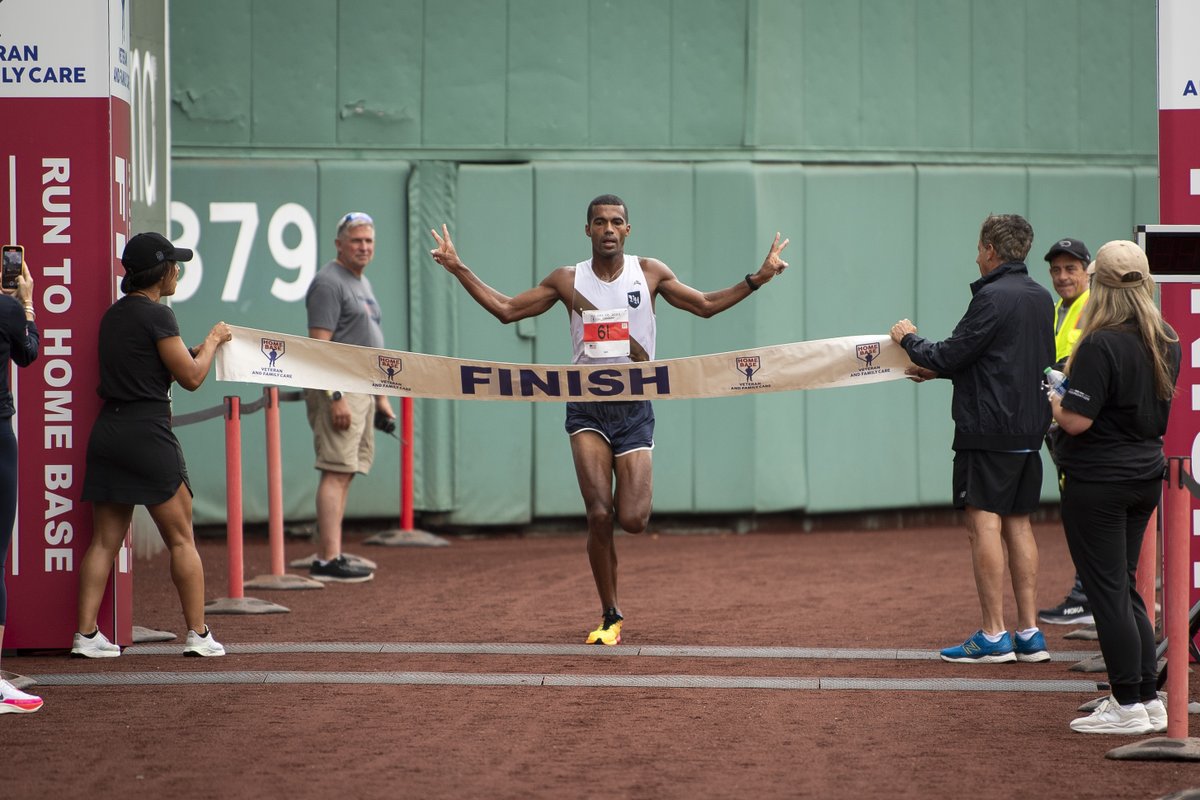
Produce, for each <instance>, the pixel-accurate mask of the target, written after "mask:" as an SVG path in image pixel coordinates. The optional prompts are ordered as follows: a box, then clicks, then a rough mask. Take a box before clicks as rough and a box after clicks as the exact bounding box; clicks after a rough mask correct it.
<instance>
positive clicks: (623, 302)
mask: <svg viewBox="0 0 1200 800" xmlns="http://www.w3.org/2000/svg"><path fill="white" fill-rule="evenodd" d="M654 336H655V325H654V307H653V305H652V304H651V303H650V290H649V288H648V287H647V286H646V276H645V275H643V274H642V264H641V261H640V260H639V259H638V257H637V256H631V255H626V256H625V265H624V266H623V267H622V268H621V272H620V274H619V275H617V277H616V278H615V279H613V280H612V281H611V282H605V281H602V280H600V279H599V278H597V277H596V273H594V272H592V260H591V259H590V258H589V259H588V260H587V261H581V262H579V263H578V264H576V265H575V296H574V297H573V298H572V302H571V352H572V361H573V363H575V364H626V363H629V362H631V361H653V360H654Z"/></svg>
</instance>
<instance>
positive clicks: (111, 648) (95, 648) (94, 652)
mask: <svg viewBox="0 0 1200 800" xmlns="http://www.w3.org/2000/svg"><path fill="white" fill-rule="evenodd" d="M71 655H73V656H80V657H83V658H116V657H117V656H119V655H121V648H120V647H118V646H117V645H115V644H113V643H112V642H110V641H109V640H108V639H107V638H105V636H104V634H103V633H101V632H100V629H99V628H97V629H96V632H95V633H94V634H92V635H91V636H84V635H83V634H82V633H76V634H75V641H74V643H73V644H72V645H71Z"/></svg>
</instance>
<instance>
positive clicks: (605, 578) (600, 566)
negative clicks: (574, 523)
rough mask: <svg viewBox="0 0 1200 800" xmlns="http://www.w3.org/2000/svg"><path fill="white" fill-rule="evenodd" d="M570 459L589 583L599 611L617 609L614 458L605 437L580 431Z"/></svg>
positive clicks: (572, 438) (575, 438)
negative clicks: (589, 570) (583, 530)
mask: <svg viewBox="0 0 1200 800" xmlns="http://www.w3.org/2000/svg"><path fill="white" fill-rule="evenodd" d="M571 456H572V457H573V458H574V460H575V477H576V478H577V479H578V480H579V493H580V494H581V495H582V496H583V508H584V511H585V512H586V514H587V524H588V538H587V553H588V561H589V562H590V563H591V566H592V579H593V580H595V582H596V592H597V594H599V595H600V608H601V610H606V609H609V608H618V609H619V606H618V605H617V549H616V546H615V545H614V544H613V524H614V511H613V491H612V483H613V456H612V450H611V448H609V445H608V442H607V441H605V439H604V437H603V436H601V435H600V434H598V433H593V432H592V431H581V432H580V433H577V434H575V435H574V436H572V437H571Z"/></svg>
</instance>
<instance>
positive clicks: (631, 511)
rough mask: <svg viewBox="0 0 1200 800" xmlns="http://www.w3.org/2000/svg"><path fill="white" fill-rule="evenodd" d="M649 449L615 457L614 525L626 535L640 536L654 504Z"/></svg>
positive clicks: (652, 469)
mask: <svg viewBox="0 0 1200 800" xmlns="http://www.w3.org/2000/svg"><path fill="white" fill-rule="evenodd" d="M652 458H653V453H652V452H651V451H650V450H634V451H633V452H631V453H625V454H624V455H620V456H617V457H616V459H615V461H616V473H617V490H616V491H617V494H616V513H617V524H618V525H620V526H621V530H623V531H625V532H626V533H643V532H644V531H645V530H646V526H647V525H648V524H650V508H651V506H652V505H653V504H654V464H653V460H652Z"/></svg>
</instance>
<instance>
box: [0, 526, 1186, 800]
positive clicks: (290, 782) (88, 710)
mask: <svg viewBox="0 0 1200 800" xmlns="http://www.w3.org/2000/svg"><path fill="white" fill-rule="evenodd" d="M795 524H796V526H797V528H799V526H800V523H799V521H797V522H796V523H795ZM773 527H774V528H778V529H777V530H771V531H770V532H761V533H751V534H743V535H738V534H733V533H720V532H715V533H714V532H712V531H711V530H710V531H709V532H707V533H706V534H704V535H700V534H693V535H675V534H672V535H667V534H661V535H655V534H651V535H646V536H641V537H630V536H623V537H621V538H620V540H619V545H618V548H619V549H618V552H619V555H620V557H621V606H622V609H623V611H624V612H625V614H626V617H627V622H626V625H625V632H624V641H623V643H622V645H621V646H620V647H618V648H611V649H605V648H595V647H593V648H587V647H579V646H578V645H581V644H582V642H583V638H584V635H585V634H586V632H587V630H588V629H589V628H591V627H592V626H594V624H595V623H596V621H597V620H598V610H597V602H596V600H595V599H594V596H595V593H594V589H593V586H592V582H591V576H590V573H589V572H588V568H587V560H586V556H585V553H584V539H583V536H582V534H581V533H579V532H575V533H565V534H560V535H542V536H484V537H457V536H450V537H448V538H449V539H450V541H451V544H450V546H449V547H440V548H407V547H404V548H382V547H370V546H364V545H362V544H361V539H362V536H351V537H350V541H349V543H348V548H347V549H348V550H350V551H351V552H353V553H357V554H359V555H362V556H365V557H367V558H371V559H373V560H375V561H377V562H379V566H380V568H379V572H378V576H377V578H376V579H375V580H374V581H373V582H371V583H367V584H359V585H332V586H329V587H328V588H326V589H324V590H321V591H293V592H278V591H275V592H269V591H265V590H249V591H247V595H249V596H253V597H259V598H263V599H270V600H273V601H275V602H278V603H281V604H283V605H286V606H289V607H290V608H291V613H288V614H272V615H261V616H213V617H210V620H209V621H210V624H211V625H212V627H213V630H214V632H215V633H216V634H217V637H218V639H220V640H221V641H222V642H224V643H225V645H226V646H227V647H228V648H229V650H230V654H229V655H228V656H226V657H225V658H220V659H185V658H183V657H182V656H180V655H178V651H179V650H180V649H181V647H182V637H180V638H179V639H177V640H176V642H175V643H173V644H171V645H170V646H169V647H167V648H165V652H164V648H163V647H157V648H156V647H154V646H147V645H143V646H141V647H135V648H133V649H131V650H129V651H128V652H127V653H126V654H124V655H123V656H122V657H121V658H118V659H111V660H104V661H91V660H73V659H69V658H67V657H66V656H65V654H64V653H20V654H12V653H10V654H8V655H6V657H5V659H4V662H3V666H4V668H5V669H6V670H8V671H11V672H16V673H20V674H22V675H26V676H31V677H34V678H37V679H39V680H40V681H41V683H40V685H39V686H38V687H37V688H36V689H35V690H34V691H36V692H38V693H40V694H41V695H42V696H43V697H44V698H45V701H46V705H45V707H44V708H43V709H42V710H41V711H40V712H38V713H36V714H32V715H22V716H18V715H6V716H5V717H2V718H0V752H2V753H3V759H4V769H3V777H2V778H0V785H2V787H3V788H2V790H0V796H3V797H4V798H9V799H10V800H18V799H20V800H24V798H69V797H84V796H89V797H133V796H138V797H176V798H193V797H194V798H201V797H204V798H249V797H255V798H277V797H279V798H281V797H287V798H296V799H297V800H308V799H309V798H313V799H315V798H326V797H337V798H360V797H361V798H374V797H381V798H383V797H387V798H395V797H402V798H408V797H412V798H461V797H495V798H573V797H618V798H707V797H713V798H725V797H755V798H774V797H780V798H783V797H787V798H792V797H795V798H869V797H889V798H952V797H969V798H973V800H989V799H990V798H1022V799H1023V800H1028V799H1031V798H1038V799H1039V800H1067V798H1072V799H1076V798H1096V800H1113V799H1114V798H1147V799H1148V798H1156V797H1160V796H1162V795H1165V794H1168V793H1170V792H1172V791H1178V790H1180V789H1185V788H1190V787H1194V786H1200V770H1197V768H1196V766H1195V765H1194V764H1193V765H1188V764H1181V763H1172V762H1127V761H1125V762H1119V761H1112V760H1108V759H1105V758H1104V754H1105V752H1107V751H1108V750H1109V749H1111V748H1113V747H1116V746H1118V745H1123V744H1127V743H1129V742H1130V741H1134V740H1131V739H1129V738H1127V737H1104V736H1084V735H1081V734H1076V733H1073V732H1071V731H1070V730H1069V728H1068V727H1067V723H1068V721H1069V720H1070V719H1071V718H1072V717H1073V716H1074V715H1075V713H1076V712H1075V709H1076V708H1077V707H1078V706H1079V705H1080V704H1081V703H1083V702H1086V701H1088V700H1090V699H1092V698H1094V697H1096V696H1099V694H1100V693H1101V692H1099V691H1097V690H1096V688H1095V684H1096V681H1098V680H1099V681H1103V680H1104V675H1103V674H1102V673H1101V674H1094V673H1093V674H1085V673H1081V672H1076V671H1071V670H1070V669H1069V668H1070V667H1071V666H1072V665H1073V664H1075V663H1076V661H1078V660H1079V659H1078V658H1075V657H1074V654H1079V656H1080V657H1082V656H1084V655H1089V654H1091V653H1094V652H1095V651H1096V646H1095V643H1094V642H1089V641H1079V640H1065V639H1063V634H1064V633H1066V632H1068V631H1069V630H1071V629H1070V628H1063V627H1061V626H1046V627H1045V628H1043V630H1045V632H1046V635H1047V640H1048V642H1049V644H1050V648H1051V652H1052V654H1055V656H1056V660H1055V661H1052V662H1050V663H1046V664H1002V665H956V664H946V663H943V662H941V661H939V660H936V658H934V657H931V656H932V654H933V653H934V652H935V651H936V650H938V649H940V648H941V647H944V646H947V645H949V644H956V643H958V642H959V641H961V640H962V639H964V638H965V637H966V636H967V635H969V634H970V633H971V632H973V631H974V630H975V629H976V628H977V626H978V618H979V611H978V605H977V602H976V599H975V592H974V585H973V581H972V578H971V568H970V561H969V555H968V551H967V544H966V539H965V534H964V533H963V531H962V530H961V528H958V527H954V526H937V527H921V528H907V529H900V530H872V531H861V530H836V531H834V530H829V531H819V532H807V533H806V532H802V531H801V530H798V529H796V530H788V529H786V527H787V526H786V525H780V524H775V525H774V526H773ZM1036 532H1037V537H1038V542H1039V545H1040V547H1041V554H1042V572H1041V580H1040V600H1041V601H1042V603H1041V604H1042V605H1053V604H1054V603H1056V602H1057V601H1058V600H1059V599H1060V597H1061V595H1062V593H1063V591H1064V590H1065V589H1066V588H1067V586H1068V585H1069V583H1070V579H1071V573H1072V569H1071V566H1070V563H1069V558H1068V556H1067V552H1066V546H1065V543H1064V542H1063V535H1062V530H1061V527H1060V526H1059V525H1058V524H1053V523H1043V524H1039V525H1038V526H1037V527H1036ZM200 547H201V553H202V555H203V558H204V562H205V570H206V574H207V578H208V596H209V597H210V598H214V597H221V596H224V595H227V594H228V587H227V585H226V557H225V545H224V542H223V541H220V540H211V539H205V540H202V541H201V543H200ZM312 549H313V547H312V545H311V544H310V543H308V542H303V541H301V542H289V543H288V545H287V557H288V559H289V560H290V559H294V558H299V557H302V556H305V555H307V554H308V553H311V552H312ZM245 562H246V569H245V572H246V576H247V577H248V578H249V577H253V576H254V575H258V574H262V573H265V572H268V571H269V563H270V561H269V553H268V548H267V544H266V541H265V539H264V538H250V539H248V540H247V541H246V544H245ZM1007 602H1008V608H1007V612H1008V618H1009V624H1010V625H1011V624H1012V613H1013V607H1012V599H1011V594H1010V596H1009V598H1008V601H1007ZM134 621H135V624H137V625H139V626H144V627H147V628H154V629H161V630H171V631H175V632H177V633H182V632H183V631H182V626H183V623H182V617H181V615H180V613H179V610H178V604H177V601H176V599H175V595H174V590H173V588H172V586H171V583H170V578H169V574H168V569H167V561H166V556H165V555H159V556H157V557H156V558H154V559H153V560H150V561H138V562H137V563H136V567H135V614H134ZM66 644H67V643H64V646H65V645H66ZM451 645H456V646H451ZM507 645H514V646H507ZM521 645H525V647H521ZM717 648H728V649H717ZM270 650H276V651H277V652H269V651H270ZM1195 725H1196V721H1193V726H1192V727H1193V731H1194V729H1195Z"/></svg>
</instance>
